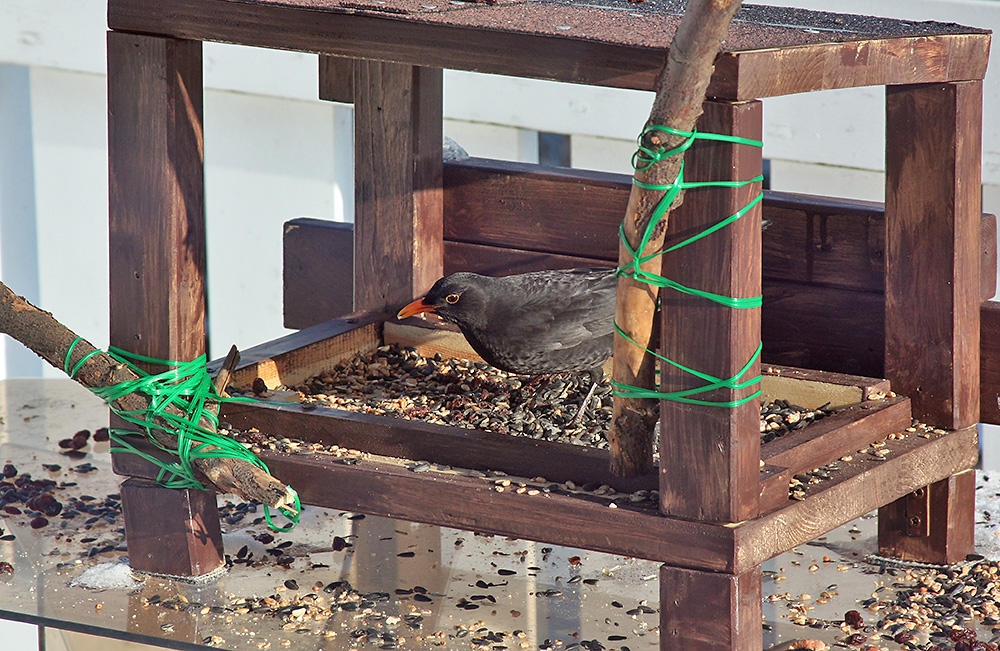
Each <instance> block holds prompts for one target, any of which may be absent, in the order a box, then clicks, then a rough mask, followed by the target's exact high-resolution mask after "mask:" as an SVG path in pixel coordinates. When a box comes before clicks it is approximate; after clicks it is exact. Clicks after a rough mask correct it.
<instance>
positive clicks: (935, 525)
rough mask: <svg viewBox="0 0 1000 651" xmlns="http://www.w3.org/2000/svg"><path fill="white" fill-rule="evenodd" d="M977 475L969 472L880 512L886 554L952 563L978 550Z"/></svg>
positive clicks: (882, 550)
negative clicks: (976, 539)
mask: <svg viewBox="0 0 1000 651" xmlns="http://www.w3.org/2000/svg"><path fill="white" fill-rule="evenodd" d="M975 499H976V472H975V471H974V470H966V471H965V472H962V473H959V474H957V475H953V476H951V477H949V478H948V479H942V480H941V481H939V482H935V483H933V484H931V485H930V486H927V487H925V488H921V489H919V490H916V491H914V492H912V493H910V494H909V495H907V496H906V497H904V498H902V499H900V500H896V501H895V502H893V503H892V504H888V505H886V506H883V507H882V508H881V509H879V512H878V546H879V551H880V553H882V554H884V555H886V556H891V557H893V558H900V559H903V560H908V561H922V562H925V563H939V564H943V565H950V564H952V563H957V562H959V561H964V560H965V556H966V555H967V554H969V553H971V552H972V550H973V547H974V533H973V529H974V526H975V506H976V502H975Z"/></svg>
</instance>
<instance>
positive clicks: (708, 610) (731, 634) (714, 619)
mask: <svg viewBox="0 0 1000 651" xmlns="http://www.w3.org/2000/svg"><path fill="white" fill-rule="evenodd" d="M761 595H762V593H761V570H760V566H759V565H758V566H757V567H755V568H753V569H751V570H747V571H746V572H744V573H742V574H722V573H718V572H701V571H699V570H689V569H684V568H679V567H672V566H670V565H662V566H660V648H661V649H663V651H760V649H762V648H763V646H764V635H763V628H762V626H761V624H762V618H763V613H762V609H761Z"/></svg>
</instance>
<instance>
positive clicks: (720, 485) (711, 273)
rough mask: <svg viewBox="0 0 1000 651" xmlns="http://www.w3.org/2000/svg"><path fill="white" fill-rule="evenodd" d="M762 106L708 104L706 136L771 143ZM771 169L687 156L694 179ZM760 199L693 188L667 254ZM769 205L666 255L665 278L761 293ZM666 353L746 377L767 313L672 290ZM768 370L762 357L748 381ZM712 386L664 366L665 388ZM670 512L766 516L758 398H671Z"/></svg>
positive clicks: (715, 154) (756, 161) (715, 289)
mask: <svg viewBox="0 0 1000 651" xmlns="http://www.w3.org/2000/svg"><path fill="white" fill-rule="evenodd" d="M761 117H762V112H761V105H760V103H759V102H746V103H739V104H727V103H722V102H718V103H716V102H706V103H705V113H704V115H703V116H702V119H701V121H700V122H699V125H698V130H699V131H704V132H706V133H725V134H732V135H736V136H741V137H745V138H751V139H760V137H761V129H762V123H761ZM760 172H761V157H760V150H759V149H757V148H755V147H748V146H745V145H735V144H730V143H720V142H712V141H700V142H699V143H696V144H695V145H694V146H693V147H692V148H691V149H690V150H688V152H687V154H686V156H685V171H684V178H685V180H686V181H689V182H693V181H723V180H731V179H732V180H748V179H752V178H754V177H755V176H757V175H759V174H760ZM758 192H760V186H759V185H758V184H756V183H754V184H752V185H749V186H744V187H742V188H737V189H726V188H712V189H711V191H699V190H690V191H688V193H687V194H686V196H685V199H684V203H683V204H682V205H681V207H680V208H679V209H676V210H674V211H673V212H672V213H671V224H670V226H669V228H668V234H667V238H666V241H665V243H664V246H665V247H669V246H671V245H673V244H677V243H678V242H681V241H683V240H685V239H687V238H689V237H691V236H692V235H695V234H696V233H699V232H701V231H702V230H704V229H706V228H708V227H710V226H712V225H714V224H715V223H717V222H718V221H721V220H722V219H725V218H726V217H729V216H730V215H732V214H734V213H736V212H737V211H739V210H741V209H743V208H744V207H746V206H747V205H749V204H750V202H751V201H752V200H753V199H754V197H755V196H756V195H757V193H758ZM760 238H761V227H760V204H759V203H758V204H757V205H756V206H755V207H754V208H753V209H752V210H750V211H749V212H747V214H746V215H744V216H743V217H742V218H741V219H738V220H736V221H735V222H733V223H732V224H730V225H729V226H727V227H726V228H723V229H721V230H719V231H716V232H715V233H713V234H712V235H710V236H708V237H704V238H702V239H700V240H697V241H695V242H692V243H690V244H688V245H686V246H683V247H681V248H679V249H677V250H675V251H672V252H669V253H667V254H665V255H664V260H663V275H664V276H666V277H667V278H669V279H671V280H673V281H675V282H677V283H680V284H681V285H683V286H685V287H689V288H693V289H697V290H701V291H705V292H711V293H713V294H716V295H720V296H726V297H738V298H750V297H754V296H760V294H761V285H760V260H761V257H760V250H761V244H760ZM660 300H661V304H662V306H663V307H662V322H661V332H664V333H669V336H664V337H663V340H662V342H661V350H662V351H663V355H664V356H665V357H666V358H667V359H670V360H673V361H675V362H676V363H678V364H682V365H684V366H686V367H687V368H689V369H694V370H695V371H698V372H701V373H707V374H709V375H711V376H714V377H717V378H730V377H733V376H735V375H737V374H739V372H740V370H741V369H742V368H744V366H746V365H747V364H748V363H749V362H751V360H752V359H753V356H754V353H755V351H756V350H757V346H758V344H759V342H760V309H759V308H750V309H733V308H730V307H726V306H723V305H720V304H718V303H716V302H713V301H710V300H707V299H705V298H701V297H694V296H689V295H687V294H684V293H681V292H678V291H675V290H672V289H663V290H661V292H660ZM759 373H760V363H759V360H755V361H753V362H752V363H750V364H749V367H748V368H747V371H746V373H745V374H744V375H743V376H742V379H747V378H753V377H755V376H757V375H758V374H759ZM705 384H706V381H705V380H703V379H701V378H698V377H695V376H693V375H691V374H689V373H686V372H682V371H679V370H678V369H677V368H675V367H674V366H672V365H669V364H667V363H662V364H661V367H660V388H661V390H662V391H678V390H684V389H690V388H694V387H700V386H704V385H705ZM758 388H759V387H758V386H753V387H748V388H745V389H740V390H730V389H717V390H714V391H710V392H707V393H701V394H697V395H695V396H693V397H695V398H697V399H699V400H708V401H720V402H728V401H734V400H737V399H740V398H743V397H744V396H748V395H750V394H751V393H753V392H754V391H755V390H757V389H758ZM661 412H662V415H661V424H660V431H661V435H660V498H661V503H660V508H661V510H662V511H663V512H664V513H665V514H668V515H673V516H678V517H685V518H693V519H698V520H708V521H714V522H740V521H742V520H746V519H747V518H750V517H753V516H754V515H756V512H757V500H758V493H759V491H758V489H757V485H758V482H759V460H760V426H759V419H760V412H759V410H758V404H757V402H756V401H754V400H750V401H748V402H744V403H743V404H742V405H739V406H737V407H732V408H728V407H717V406H706V405H699V404H685V403H681V402H671V401H666V400H664V401H662V407H661Z"/></svg>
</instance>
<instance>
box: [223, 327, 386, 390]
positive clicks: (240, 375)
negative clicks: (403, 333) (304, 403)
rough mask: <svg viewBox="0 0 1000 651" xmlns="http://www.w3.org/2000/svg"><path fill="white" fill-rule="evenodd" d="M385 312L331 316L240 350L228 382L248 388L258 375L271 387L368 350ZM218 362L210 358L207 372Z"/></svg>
mask: <svg viewBox="0 0 1000 651" xmlns="http://www.w3.org/2000/svg"><path fill="white" fill-rule="evenodd" d="M387 316H388V315H385V314H375V313H363V314H357V315H353V316H348V317H344V318H342V319H334V320H331V321H326V322H324V323H320V324H318V325H315V326H312V327H310V328H306V329H304V330H299V331H298V332H293V333H291V334H288V335H285V336H284V337H280V338H278V339H275V340H273V341H269V342H266V343H263V344H260V345H258V346H254V347H253V348H248V349H247V350H243V351H240V363H239V364H238V365H237V366H236V369H235V370H234V371H233V374H232V380H231V383H232V386H234V387H241V388H244V389H246V388H249V387H250V386H251V385H252V383H253V381H254V379H255V378H258V377H259V378H261V379H263V380H264V383H265V384H266V385H267V387H268V388H271V389H273V388H274V387H276V386H279V385H285V386H295V385H297V384H300V383H302V382H303V381H305V380H307V379H308V378H310V377H312V376H314V375H317V374H319V373H321V372H323V371H326V370H329V369H330V368H332V367H333V366H334V365H336V364H337V363H338V362H340V361H343V360H345V359H350V358H351V357H353V356H354V355H357V354H359V353H369V352H371V351H373V350H374V349H375V348H376V346H379V345H380V344H381V340H382V336H381V323H382V319H384V318H386V317H387ZM221 364H222V360H215V361H213V362H211V363H210V364H209V365H208V371H209V373H213V374H214V373H215V372H217V371H218V369H219V368H220V366H221Z"/></svg>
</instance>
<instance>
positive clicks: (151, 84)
mask: <svg viewBox="0 0 1000 651" xmlns="http://www.w3.org/2000/svg"><path fill="white" fill-rule="evenodd" d="M108 70H109V74H108V116H109V117H108V160H109V182H110V196H109V208H110V219H109V226H108V238H109V245H110V251H111V255H110V259H109V264H110V296H111V302H110V321H111V333H110V341H111V345H112V346H117V347H119V348H122V349H124V350H126V351H129V352H134V353H138V354H142V355H148V356H151V357H156V358H159V359H168V360H177V361H183V362H186V361H189V360H191V359H194V358H195V357H197V356H198V355H201V354H203V353H204V352H205V312H206V308H205V202H204V180H203V179H204V166H203V135H202V78H201V43H197V42H192V41H178V40H174V39H169V38H156V37H151V36H138V35H134V34H121V33H118V32H110V33H109V34H108ZM140 366H143V367H145V368H146V370H153V371H154V372H160V371H162V370H165V368H160V369H151V368H149V365H147V364H140Z"/></svg>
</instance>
